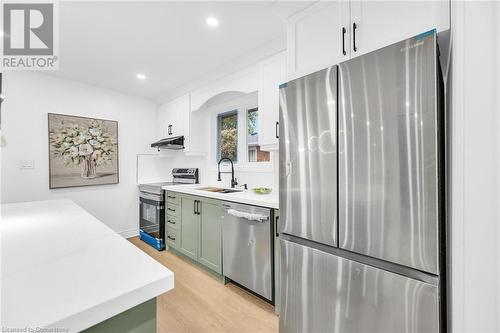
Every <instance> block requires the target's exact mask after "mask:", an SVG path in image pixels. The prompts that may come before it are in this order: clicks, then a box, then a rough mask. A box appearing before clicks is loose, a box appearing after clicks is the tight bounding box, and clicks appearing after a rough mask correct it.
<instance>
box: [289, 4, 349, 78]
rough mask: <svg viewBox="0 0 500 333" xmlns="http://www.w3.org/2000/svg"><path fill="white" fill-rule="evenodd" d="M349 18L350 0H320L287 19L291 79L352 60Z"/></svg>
mask: <svg viewBox="0 0 500 333" xmlns="http://www.w3.org/2000/svg"><path fill="white" fill-rule="evenodd" d="M349 19H350V13H349V1H348V0H344V1H342V0H339V1H325V2H318V3H315V4H314V5H311V6H310V7H308V8H306V9H305V10H303V11H301V12H299V13H297V14H295V15H293V16H292V17H290V18H289V19H288V20H287V63H288V66H287V70H288V79H289V80H291V79H296V78H298V77H301V76H304V75H306V74H310V73H312V72H315V71H317V70H320V69H323V68H325V67H329V66H332V65H335V64H337V63H339V62H341V61H344V60H347V59H349V50H350V45H349V40H350V38H349V35H348V33H349V26H350V20H349ZM343 28H345V33H344V32H343V30H342V29H343ZM344 49H345V54H344V52H343V50H344Z"/></svg>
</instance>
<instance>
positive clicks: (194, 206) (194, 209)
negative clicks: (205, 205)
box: [193, 200, 198, 215]
mask: <svg viewBox="0 0 500 333" xmlns="http://www.w3.org/2000/svg"><path fill="white" fill-rule="evenodd" d="M196 202H198V200H195V201H193V213H194V215H198V213H197V212H196Z"/></svg>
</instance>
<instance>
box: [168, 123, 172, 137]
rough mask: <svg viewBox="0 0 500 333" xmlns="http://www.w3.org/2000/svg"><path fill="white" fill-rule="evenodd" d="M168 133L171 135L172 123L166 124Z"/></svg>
mask: <svg viewBox="0 0 500 333" xmlns="http://www.w3.org/2000/svg"><path fill="white" fill-rule="evenodd" d="M168 135H172V125H168Z"/></svg>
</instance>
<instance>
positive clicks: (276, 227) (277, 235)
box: [274, 216, 280, 237]
mask: <svg viewBox="0 0 500 333" xmlns="http://www.w3.org/2000/svg"><path fill="white" fill-rule="evenodd" d="M279 219H280V217H279V216H276V218H275V219H274V224H275V225H274V232H275V233H276V237H279V235H280V234H279V232H278V220H279Z"/></svg>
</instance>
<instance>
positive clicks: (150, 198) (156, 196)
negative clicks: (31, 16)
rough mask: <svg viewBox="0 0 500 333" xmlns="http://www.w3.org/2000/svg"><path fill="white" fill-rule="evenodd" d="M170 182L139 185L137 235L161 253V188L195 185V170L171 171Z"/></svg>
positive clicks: (163, 202) (196, 179)
mask: <svg viewBox="0 0 500 333" xmlns="http://www.w3.org/2000/svg"><path fill="white" fill-rule="evenodd" d="M172 178H173V179H172V182H162V183H148V184H140V185H139V191H140V193H139V235H140V238H141V240H143V241H144V242H146V243H148V244H149V245H151V246H153V247H154V248H156V249H157V250H159V251H161V250H164V249H165V191H164V190H163V186H169V185H182V184H197V183H198V169H197V168H182V169H181V168H176V169H173V170H172Z"/></svg>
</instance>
